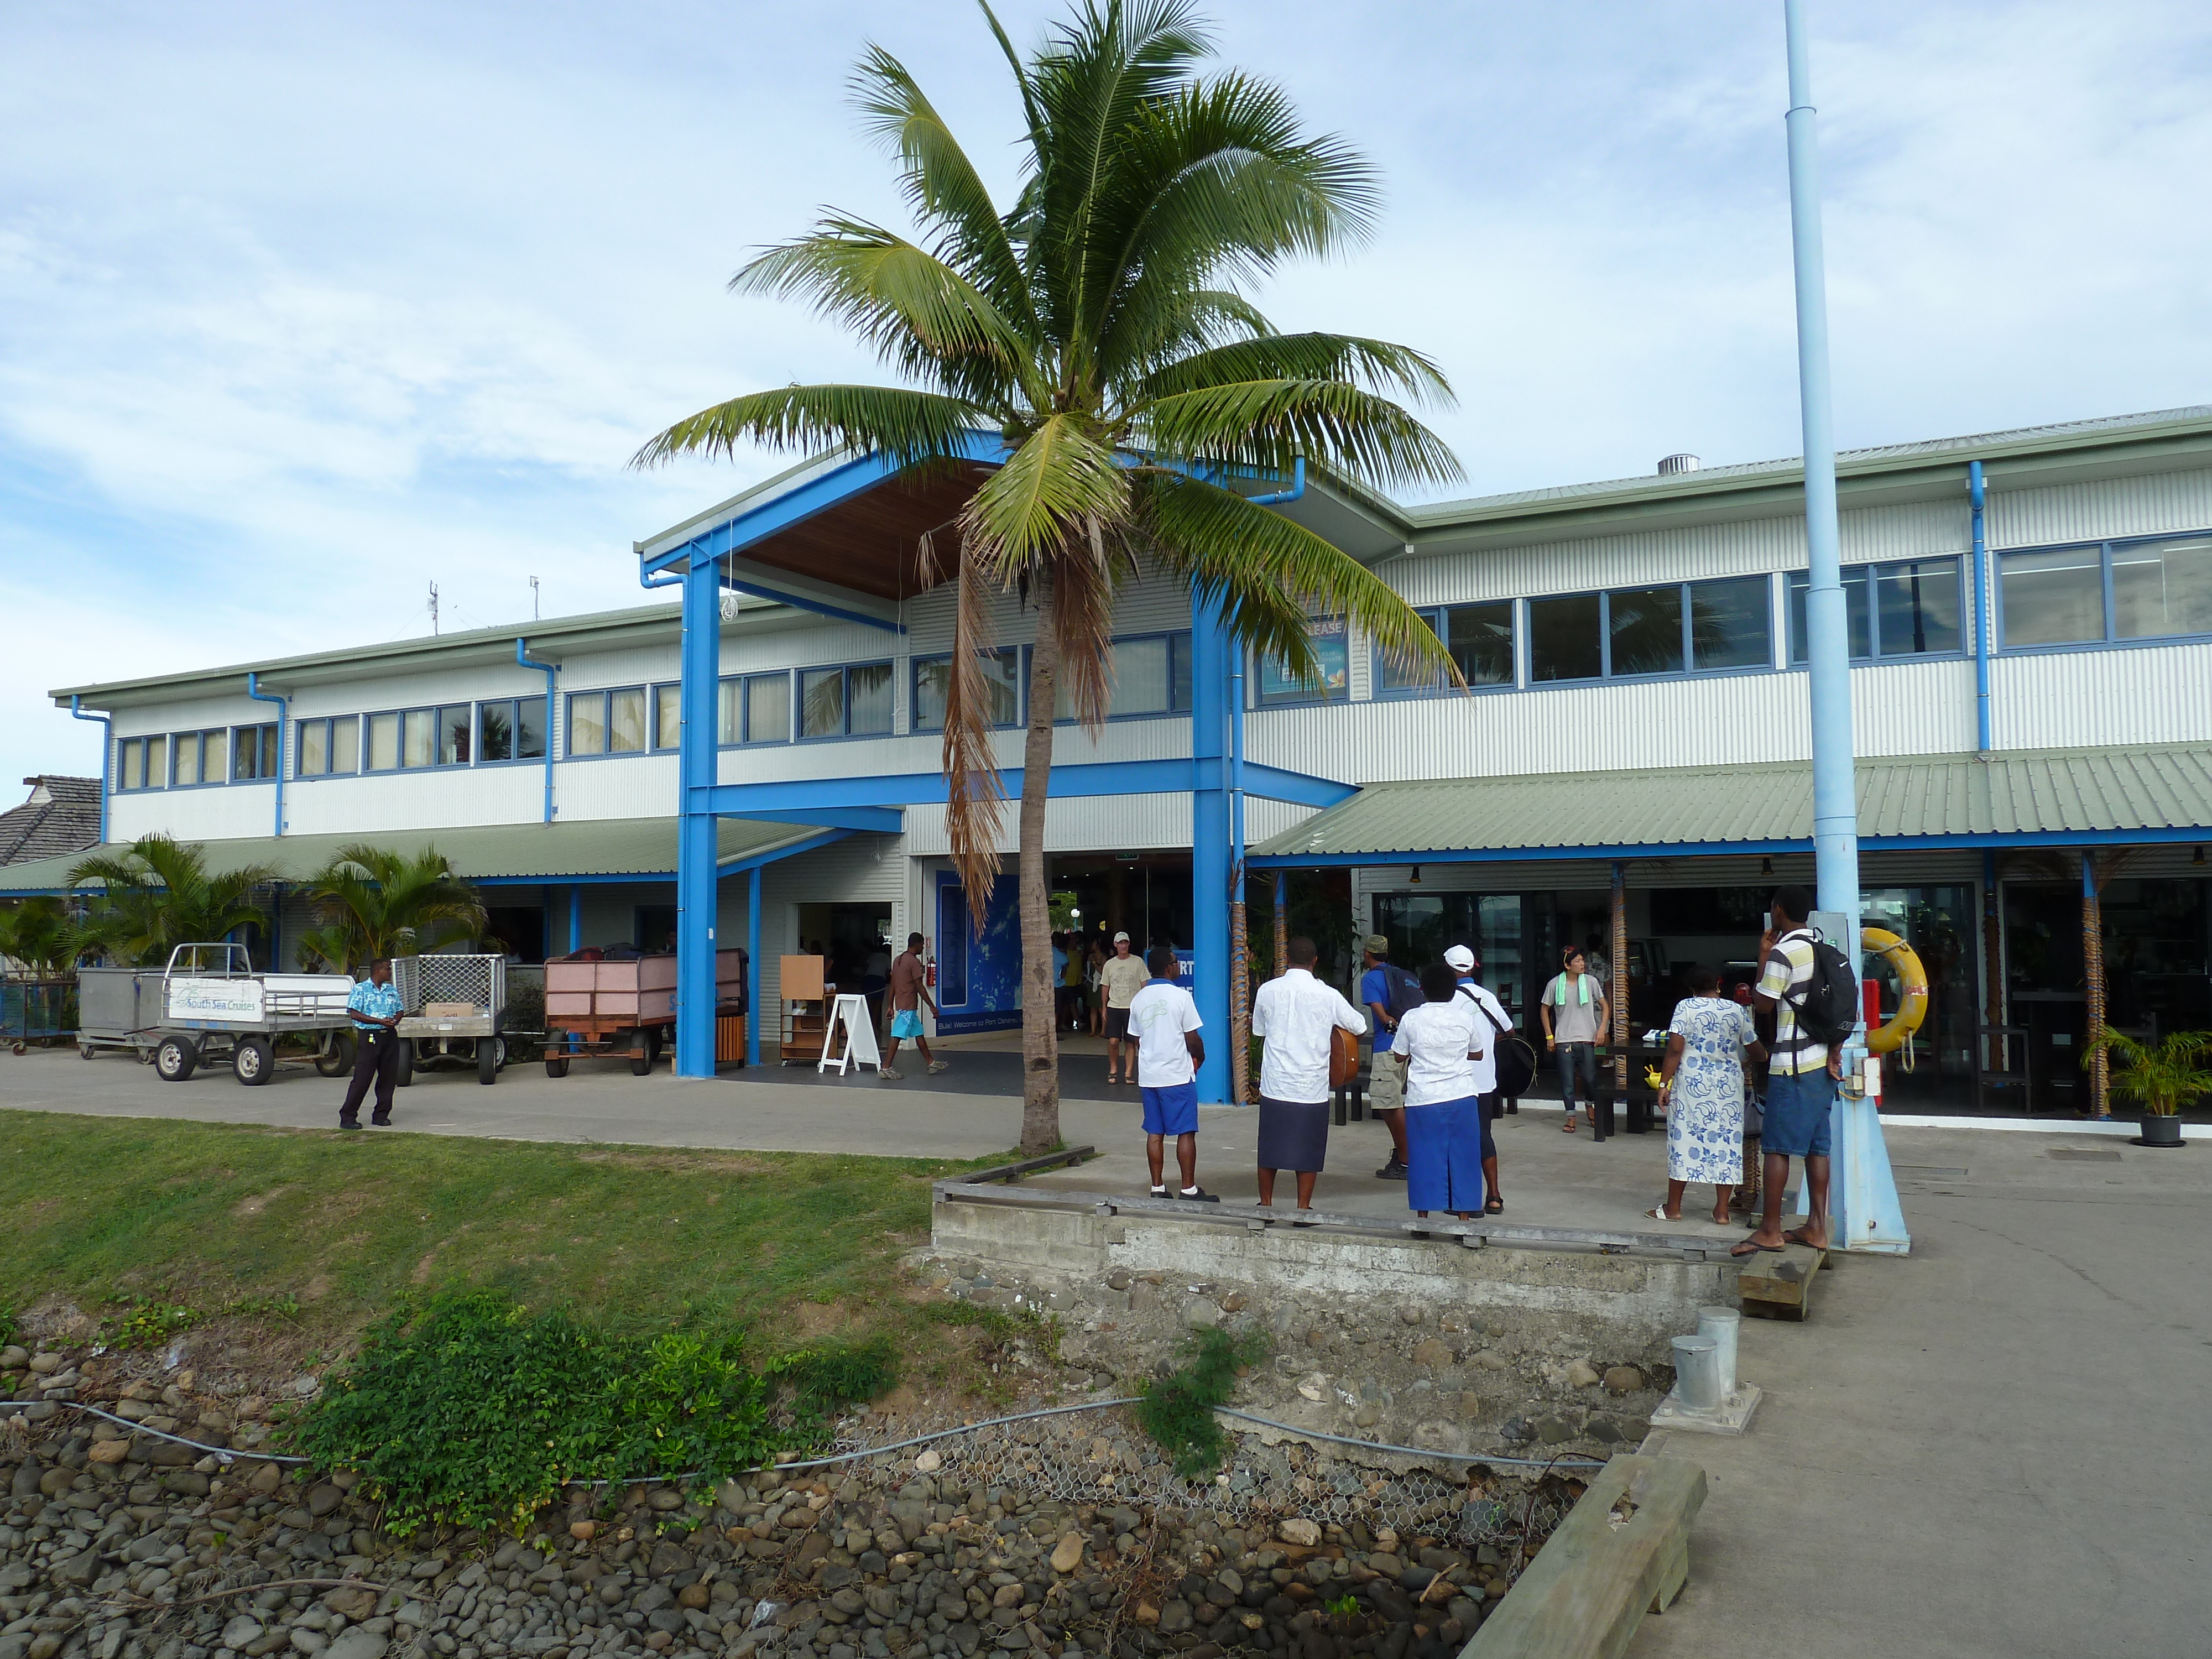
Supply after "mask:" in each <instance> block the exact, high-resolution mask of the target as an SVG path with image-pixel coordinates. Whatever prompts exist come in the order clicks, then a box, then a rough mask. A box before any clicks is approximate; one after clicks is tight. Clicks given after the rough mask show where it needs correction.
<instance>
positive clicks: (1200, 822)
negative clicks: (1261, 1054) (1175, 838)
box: [1190, 604, 1231, 1105]
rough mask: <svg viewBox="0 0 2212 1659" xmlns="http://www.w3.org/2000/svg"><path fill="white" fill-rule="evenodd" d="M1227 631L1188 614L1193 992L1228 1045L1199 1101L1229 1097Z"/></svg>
mask: <svg viewBox="0 0 2212 1659" xmlns="http://www.w3.org/2000/svg"><path fill="white" fill-rule="evenodd" d="M1229 648H1230V645H1229V630H1228V629H1226V628H1225V627H1224V626H1223V625H1222V617H1221V610H1220V607H1219V605H1218V604H1214V605H1200V607H1198V608H1197V609H1196V611H1194V614H1193V615H1192V617H1191V653H1190V655H1191V673H1190V685H1191V715H1190V746H1191V761H1192V766H1191V774H1192V780H1191V781H1192V787H1191V800H1190V807H1191V850H1190V908H1191V956H1192V963H1191V980H1192V983H1191V994H1192V996H1193V998H1194V999H1195V1000H1196V1001H1197V1003H1198V1017H1199V1018H1200V1020H1202V1021H1203V1022H1204V1023H1205V1025H1206V1030H1209V1031H1219V1032H1220V1033H1222V1036H1223V1038H1224V1041H1223V1042H1221V1043H1220V1044H1219V1045H1218V1047H1217V1046H1216V1045H1214V1044H1212V1043H1208V1044H1206V1063H1205V1064H1204V1065H1202V1066H1200V1067H1199V1069H1198V1097H1199V1099H1200V1101H1203V1102H1206V1103H1210V1104H1214V1105H1218V1104H1221V1103H1225V1102H1226V1101H1227V1100H1228V1099H1229V1097H1230V1089H1231V1082H1230V1067H1229V1048H1230V1042H1229V1041H1228V1036H1229V1031H1230V1024H1229V1008H1230V1000H1229V978H1230V973H1229V969H1230V963H1229V850H1230V849H1229V791H1228V788H1227V787H1226V786H1227V784H1228V781H1229V780H1228V777H1227V774H1228V771H1229V764H1228V762H1229V757H1228V756H1227V755H1226V754H1225V752H1224V751H1225V750H1226V749H1227V748H1228V746H1229V745H1228V738H1229V718H1228V715H1229V711H1228V708H1227V707H1226V705H1227V703H1228V701H1229V698H1228V691H1229V660H1228V656H1227V652H1228V650H1229Z"/></svg>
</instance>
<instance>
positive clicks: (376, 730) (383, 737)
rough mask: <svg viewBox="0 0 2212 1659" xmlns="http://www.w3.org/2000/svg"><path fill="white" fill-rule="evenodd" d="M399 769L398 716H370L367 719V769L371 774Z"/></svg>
mask: <svg viewBox="0 0 2212 1659" xmlns="http://www.w3.org/2000/svg"><path fill="white" fill-rule="evenodd" d="M398 768H399V716H398V715H397V714H371V715H370V716H369V717H368V769H369V770H370V771H372V772H392V771H397V770H398Z"/></svg>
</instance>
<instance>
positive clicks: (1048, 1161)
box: [960, 1146, 1098, 1185]
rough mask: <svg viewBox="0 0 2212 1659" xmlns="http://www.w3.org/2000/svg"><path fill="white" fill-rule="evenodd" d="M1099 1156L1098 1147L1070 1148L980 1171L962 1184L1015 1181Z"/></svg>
mask: <svg viewBox="0 0 2212 1659" xmlns="http://www.w3.org/2000/svg"><path fill="white" fill-rule="evenodd" d="M1097 1156H1098V1149H1097V1147H1096V1146H1069V1147H1065V1148H1063V1149H1062V1150H1061V1151H1060V1152H1048V1153H1046V1154H1045V1155H1044V1156H1043V1157H1042V1158H1024V1159H1023V1160H1022V1161H1021V1162H1020V1163H1018V1164H1000V1165H999V1166H998V1167H997V1168H996V1169H993V1170H976V1171H975V1174H973V1175H964V1176H961V1177H960V1181H961V1183H962V1184H963V1185H966V1184H969V1183H975V1184H977V1185H980V1184H981V1183H982V1182H988V1181H1013V1180H1017V1179H1018V1178H1019V1177H1021V1176H1025V1175H1035V1174H1036V1172H1037V1171H1038V1170H1056V1169H1058V1168H1059V1167H1060V1165H1061V1164H1080V1163H1082V1162H1083V1161H1084V1160H1085V1159H1086V1158H1096V1157H1097Z"/></svg>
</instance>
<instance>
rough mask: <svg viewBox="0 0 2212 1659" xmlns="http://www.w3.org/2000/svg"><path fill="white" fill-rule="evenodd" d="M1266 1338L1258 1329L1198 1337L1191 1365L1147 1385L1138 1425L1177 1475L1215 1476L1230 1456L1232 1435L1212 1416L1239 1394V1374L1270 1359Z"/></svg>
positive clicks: (1204, 1333)
mask: <svg viewBox="0 0 2212 1659" xmlns="http://www.w3.org/2000/svg"><path fill="white" fill-rule="evenodd" d="M1266 1357H1267V1337H1266V1335H1265V1334H1263V1333H1261V1332H1259V1331H1248V1332H1246V1333H1245V1334H1243V1335H1242V1336H1231V1334H1229V1333H1228V1332H1226V1331H1224V1330H1218V1329H1207V1330H1202V1331H1200V1332H1199V1333H1198V1336H1197V1339H1196V1342H1195V1344H1194V1352H1193V1353H1192V1355H1191V1358H1190V1360H1189V1362H1188V1364H1183V1365H1182V1366H1179V1367H1178V1368H1177V1369H1176V1370H1173V1371H1170V1373H1169V1374H1168V1375H1167V1376H1162V1377H1156V1378H1154V1379H1153V1380H1152V1382H1150V1383H1146V1385H1145V1395H1144V1398H1143V1399H1142V1400H1140V1401H1139V1402H1138V1404H1137V1422H1138V1424H1139V1426H1141V1427H1142V1428H1143V1430H1144V1431H1145V1432H1146V1434H1149V1435H1150V1436H1152V1438H1153V1439H1154V1440H1156V1441H1158V1443H1159V1445H1160V1449H1162V1450H1163V1451H1164V1452H1166V1453H1167V1454H1168V1455H1170V1457H1171V1458H1173V1459H1174V1460H1175V1467H1176V1474H1180V1475H1182V1476H1183V1477H1184V1478H1185V1479H1187V1480H1197V1479H1199V1478H1200V1476H1202V1475H1207V1474H1212V1472H1213V1471H1214V1470H1215V1469H1217V1468H1219V1467H1220V1466H1221V1461H1222V1459H1224V1458H1225V1457H1226V1456H1227V1455H1229V1436H1228V1433H1227V1431H1225V1430H1224V1429H1223V1428H1222V1426H1221V1420H1220V1419H1218V1418H1217V1417H1215V1416H1214V1414H1213V1408H1214V1407H1216V1406H1222V1405H1226V1404H1227V1403H1228V1401H1229V1396H1230V1395H1231V1394H1232V1393H1234V1392H1235V1391H1236V1388H1237V1370H1239V1369H1240V1368H1241V1367H1243V1366H1246V1365H1253V1364H1258V1363H1259V1362H1260V1361H1261V1359H1263V1358H1266Z"/></svg>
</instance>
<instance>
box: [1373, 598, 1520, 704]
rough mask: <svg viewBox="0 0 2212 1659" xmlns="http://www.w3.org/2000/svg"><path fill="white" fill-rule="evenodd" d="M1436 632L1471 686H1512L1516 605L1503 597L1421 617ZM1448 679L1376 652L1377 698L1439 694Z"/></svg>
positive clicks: (1446, 607) (1422, 613)
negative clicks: (1397, 695) (1398, 693)
mask: <svg viewBox="0 0 2212 1659" xmlns="http://www.w3.org/2000/svg"><path fill="white" fill-rule="evenodd" d="M1418 614H1419V617H1420V618H1421V620H1422V621H1423V622H1425V623H1428V625H1429V626H1430V627H1431V629H1434V630H1435V631H1436V634H1437V638H1439V639H1441V640H1442V641H1443V642H1444V649H1445V650H1447V651H1449V652H1450V653H1451V659H1452V660H1453V661H1454V662H1455V663H1456V664H1458V665H1459V671H1460V676H1461V678H1463V679H1464V680H1466V682H1467V683H1468V684H1469V685H1474V686H1481V685H1510V684H1513V601H1512V600H1510V599H1498V600H1493V601H1492V602H1490V603H1487V604H1484V605H1439V606H1437V608H1436V609H1434V610H1431V611H1420V612H1419V613H1418ZM1443 684H1444V682H1443V678H1441V677H1440V676H1438V675H1436V674H1434V673H1431V672H1430V671H1427V670H1425V669H1414V670H1408V669H1405V668H1401V667H1398V666H1397V665H1395V664H1393V663H1392V662H1391V661H1390V659H1389V658H1388V657H1386V656H1384V655H1383V653H1381V652H1379V651H1378V652H1376V653H1375V692H1376V696H1389V695H1390V694H1393V693H1397V692H1407V691H1439V690H1443Z"/></svg>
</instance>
